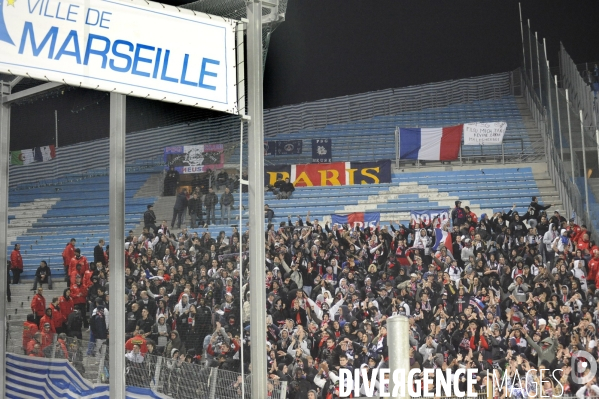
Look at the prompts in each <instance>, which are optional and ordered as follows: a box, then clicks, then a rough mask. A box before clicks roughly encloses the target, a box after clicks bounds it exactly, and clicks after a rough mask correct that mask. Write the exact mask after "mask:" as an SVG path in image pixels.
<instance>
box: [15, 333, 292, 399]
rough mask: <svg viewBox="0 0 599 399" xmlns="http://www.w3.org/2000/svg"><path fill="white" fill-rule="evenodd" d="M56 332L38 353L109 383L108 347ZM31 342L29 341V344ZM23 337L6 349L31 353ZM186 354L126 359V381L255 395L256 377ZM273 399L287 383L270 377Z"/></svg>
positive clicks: (171, 389)
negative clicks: (252, 384)
mask: <svg viewBox="0 0 599 399" xmlns="http://www.w3.org/2000/svg"><path fill="white" fill-rule="evenodd" d="M61 336H62V338H60V336H59V335H57V334H54V336H53V339H52V343H50V344H44V343H42V344H41V345H39V346H40V349H39V351H37V350H36V356H39V357H44V358H52V359H54V358H59V359H67V360H68V361H69V362H70V363H71V365H72V366H73V367H74V368H75V369H76V370H77V371H78V372H79V373H80V374H81V376H82V377H83V378H85V379H86V380H88V381H89V382H91V383H93V384H107V383H108V382H109V380H110V375H109V372H108V362H109V358H108V347H107V345H102V346H100V347H96V344H95V343H93V342H89V341H84V340H80V339H77V338H73V337H65V336H64V335H61ZM26 345H27V343H26V344H25V346H26ZM26 349H27V348H26V347H25V348H24V345H23V342H22V339H20V338H9V340H8V342H7V348H6V351H7V352H8V353H16V354H19V355H23V354H25V355H29V353H28V351H27V350H26ZM191 360H193V359H192V358H191V357H190V356H186V355H185V354H183V355H182V356H176V357H172V358H168V357H163V356H156V355H150V354H145V355H143V356H142V357H141V358H140V357H132V358H131V359H127V360H126V364H125V367H126V369H125V381H126V384H127V386H134V387H140V388H149V389H151V390H152V391H154V392H158V393H162V394H165V395H168V396H170V397H172V398H173V399H196V398H202V399H238V398H242V397H243V396H242V384H243V390H244V391H245V398H247V399H249V398H250V396H251V383H252V376H251V375H247V374H246V375H245V377H244V378H243V379H242V375H241V374H240V373H236V372H233V371H228V370H223V369H221V368H217V367H208V366H205V365H201V364H196V363H192V362H191ZM267 387H268V391H269V399H285V398H286V397H287V382H286V381H278V380H268V384H267Z"/></svg>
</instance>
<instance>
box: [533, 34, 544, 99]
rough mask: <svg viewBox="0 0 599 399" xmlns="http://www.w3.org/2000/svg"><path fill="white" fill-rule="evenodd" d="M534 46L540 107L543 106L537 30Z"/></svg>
mask: <svg viewBox="0 0 599 399" xmlns="http://www.w3.org/2000/svg"><path fill="white" fill-rule="evenodd" d="M535 46H536V47H537V72H538V78H539V102H540V103H541V107H542V106H543V90H542V87H541V61H540V59H539V36H538V34H537V32H535Z"/></svg>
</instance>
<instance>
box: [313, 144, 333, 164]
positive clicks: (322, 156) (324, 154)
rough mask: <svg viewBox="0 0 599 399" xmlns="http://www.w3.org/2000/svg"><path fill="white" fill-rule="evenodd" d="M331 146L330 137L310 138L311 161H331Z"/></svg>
mask: <svg viewBox="0 0 599 399" xmlns="http://www.w3.org/2000/svg"><path fill="white" fill-rule="evenodd" d="M331 147H332V143H331V139H312V162H314V163H331V162H333V154H332V151H331Z"/></svg>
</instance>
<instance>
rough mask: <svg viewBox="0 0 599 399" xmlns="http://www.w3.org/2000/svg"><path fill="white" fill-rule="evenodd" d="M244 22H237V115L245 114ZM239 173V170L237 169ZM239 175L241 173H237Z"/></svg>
mask: <svg viewBox="0 0 599 399" xmlns="http://www.w3.org/2000/svg"><path fill="white" fill-rule="evenodd" d="M244 30H245V24H244V23H243V22H240V23H238V24H237V32H236V34H237V110H238V112H239V115H245V112H246V109H245V52H244V42H245V41H244V39H243V31H244ZM239 173H241V170H240V171H239ZM239 177H241V174H240V175H239Z"/></svg>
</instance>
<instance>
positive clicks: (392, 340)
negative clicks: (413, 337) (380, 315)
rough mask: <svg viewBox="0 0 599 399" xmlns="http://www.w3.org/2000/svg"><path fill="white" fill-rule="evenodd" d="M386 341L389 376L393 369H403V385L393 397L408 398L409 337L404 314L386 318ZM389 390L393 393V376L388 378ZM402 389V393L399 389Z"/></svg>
mask: <svg viewBox="0 0 599 399" xmlns="http://www.w3.org/2000/svg"><path fill="white" fill-rule="evenodd" d="M387 341H388V347H389V369H390V370H391V377H393V374H392V373H393V370H403V371H404V373H405V379H404V384H403V387H400V388H399V389H398V391H397V396H393V398H396V399H399V398H402V399H403V398H406V399H407V398H409V397H410V395H409V394H408V386H407V383H406V382H407V380H408V372H409V371H410V339H409V324H408V318H407V317H405V316H392V317H389V318H388V319H387ZM390 380H391V381H390V384H389V391H390V393H393V391H394V389H395V384H394V383H393V378H390ZM402 389H403V391H404V392H403V395H401V390H402Z"/></svg>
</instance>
